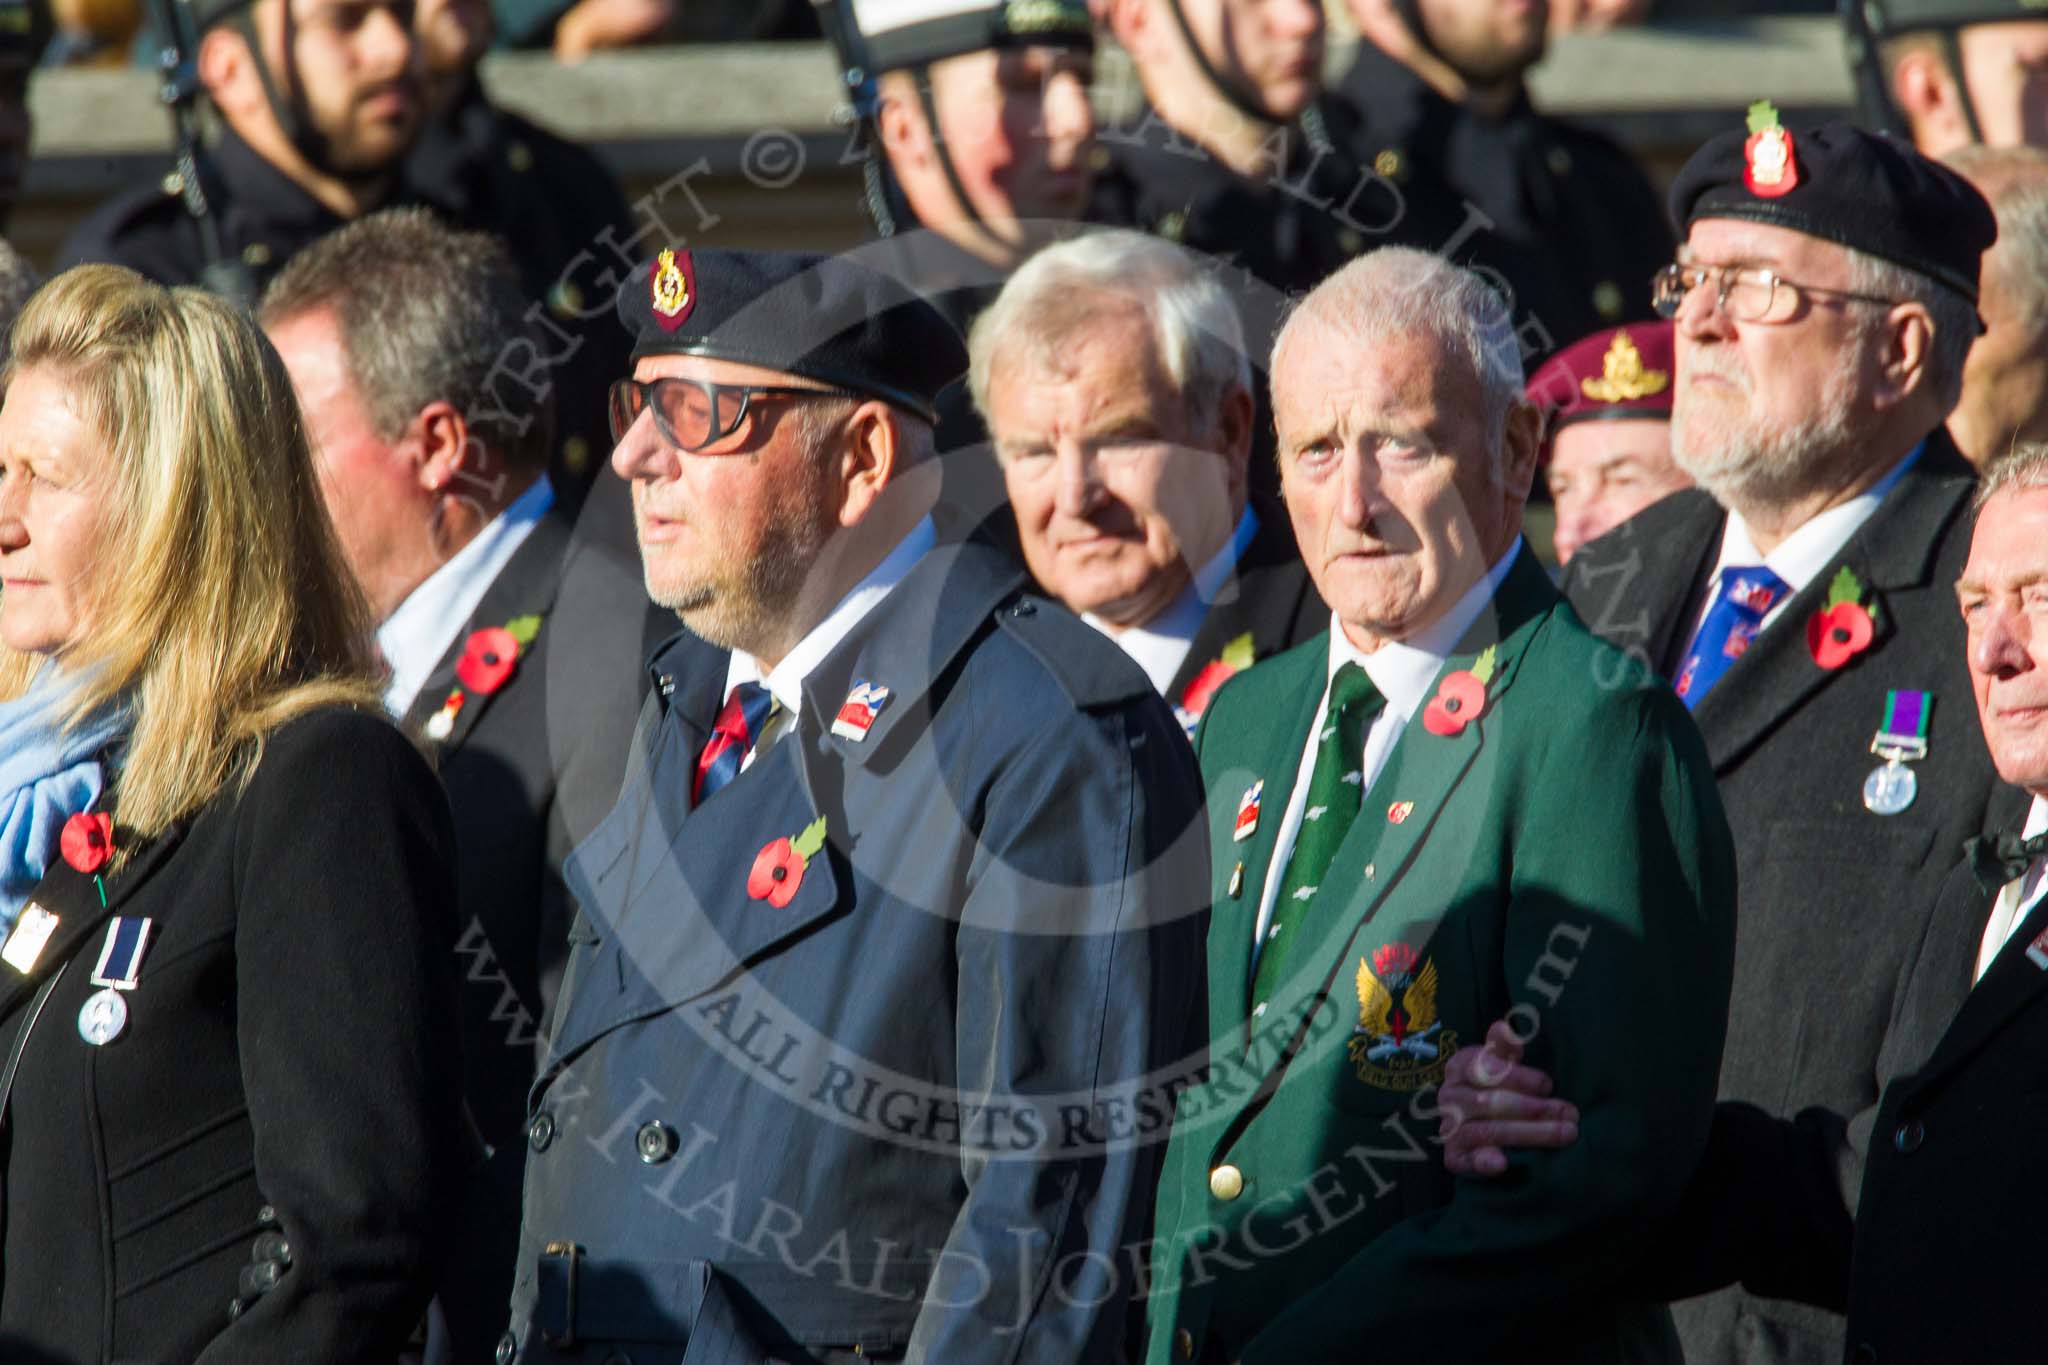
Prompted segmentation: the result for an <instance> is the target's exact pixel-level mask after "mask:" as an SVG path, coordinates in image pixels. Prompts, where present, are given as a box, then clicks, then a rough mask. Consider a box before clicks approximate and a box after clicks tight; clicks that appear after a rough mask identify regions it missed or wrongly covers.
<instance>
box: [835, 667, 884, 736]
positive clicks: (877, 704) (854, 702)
mask: <svg viewBox="0 0 2048 1365" xmlns="http://www.w3.org/2000/svg"><path fill="white" fill-rule="evenodd" d="M888 704H889V689H888V688H886V687H883V686H882V685H881V684H879V683H871V682H866V681H862V680H859V679H856V680H855V682H854V684H853V691H851V692H848V693H847V694H846V700H845V701H844V702H843V703H841V704H840V707H839V714H838V715H836V716H834V717H833V718H832V733H833V734H835V735H837V736H839V738H841V739H850V740H852V741H853V742H854V743H856V744H858V743H860V742H861V741H862V740H864V739H866V738H867V737H868V731H869V730H871V729H873V728H874V725H875V717H876V716H878V715H880V714H881V711H882V708H883V707H885V706H887V705H888Z"/></svg>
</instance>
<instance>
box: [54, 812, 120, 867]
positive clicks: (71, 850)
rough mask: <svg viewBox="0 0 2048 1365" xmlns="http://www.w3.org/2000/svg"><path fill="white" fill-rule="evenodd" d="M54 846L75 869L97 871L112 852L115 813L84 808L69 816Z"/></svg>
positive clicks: (110, 856)
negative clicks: (105, 813) (97, 812)
mask: <svg viewBox="0 0 2048 1365" xmlns="http://www.w3.org/2000/svg"><path fill="white" fill-rule="evenodd" d="M57 847H58V848H59V849H60V850H62V851H63V854H64V861H65V862H67V863H69V864H71V866H72V867H74V868H76V869H77V870H78V871H80V872H84V873H88V874H90V873H94V872H97V871H99V870H100V869H101V868H103V867H105V866H106V865H107V860H108V859H110V858H112V857H113V856H114V817H113V816H111V815H87V814H85V813H84V812H80V813H79V814H77V815H74V816H72V817H71V818H70V819H69V820H66V821H65V822H64V828H63V829H62V830H61V831H60V832H59V833H58V835H57Z"/></svg>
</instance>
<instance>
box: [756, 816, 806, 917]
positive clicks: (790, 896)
mask: <svg viewBox="0 0 2048 1365" xmlns="http://www.w3.org/2000/svg"><path fill="white" fill-rule="evenodd" d="M823 847H825V817H824V816H822V815H821V816H819V817H818V818H817V819H815V820H813V821H811V823H810V824H808V825H806V826H804V829H803V833H801V834H799V835H797V836H796V837H795V838H793V839H792V838H790V837H789V836H787V835H784V836H783V837H782V838H780V839H773V840H770V841H769V842H768V844H767V846H766V847H764V848H763V849H762V850H761V851H760V852H759V853H756V854H755V855H754V866H753V869H752V870H751V871H750V872H748V873H747V895H748V897H749V898H751V899H753V900H757V901H767V902H768V903H769V904H770V905H772V906H774V907H775V908H776V909H777V910H780V909H781V908H782V907H783V906H785V905H788V904H789V903H790V902H791V901H793V900H795V899H796V892H797V888H798V887H800V886H802V885H803V882H804V869H805V868H806V867H808V866H809V865H810V861H811V859H812V858H813V857H815V856H816V855H817V853H818V850H820V849H822V848H823Z"/></svg>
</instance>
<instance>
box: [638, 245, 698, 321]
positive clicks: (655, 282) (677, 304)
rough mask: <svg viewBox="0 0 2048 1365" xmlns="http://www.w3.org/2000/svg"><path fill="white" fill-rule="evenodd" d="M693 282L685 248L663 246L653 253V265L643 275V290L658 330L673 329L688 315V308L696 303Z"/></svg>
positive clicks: (693, 274) (694, 272)
mask: <svg viewBox="0 0 2048 1365" xmlns="http://www.w3.org/2000/svg"><path fill="white" fill-rule="evenodd" d="M695 285H696V271H695V270H694V269H692V267H691V264H690V253H689V252H687V251H684V252H681V253H677V252H675V251H673V250H665V251H663V252H662V253H661V254H660V255H659V256H657V257H655V260H654V269H653V270H652V271H651V272H649V274H648V276H647V292H648V294H649V296H650V303H649V306H650V307H651V308H653V310H654V320H655V322H656V323H658V324H659V325H660V327H661V330H662V331H664V332H673V331H674V330H675V329H676V328H678V327H680V326H682V325H683V320H684V319H685V318H687V317H689V316H690V310H691V309H693V308H695V307H696V305H697V291H696V288H695Z"/></svg>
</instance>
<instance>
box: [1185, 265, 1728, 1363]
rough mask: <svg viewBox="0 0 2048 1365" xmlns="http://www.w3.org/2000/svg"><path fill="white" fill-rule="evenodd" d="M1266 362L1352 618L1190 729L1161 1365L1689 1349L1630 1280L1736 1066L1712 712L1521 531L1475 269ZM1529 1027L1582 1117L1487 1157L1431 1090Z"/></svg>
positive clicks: (1335, 301)
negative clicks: (1203, 958) (1192, 915)
mask: <svg viewBox="0 0 2048 1365" xmlns="http://www.w3.org/2000/svg"><path fill="white" fill-rule="evenodd" d="M1272 374H1273V399H1274V414H1275V420H1276V424H1277V426H1278V428H1279V438H1280V439H1279V460H1280V473H1281V487H1282V492H1283V493H1284V495H1285V499H1286V503H1287V507H1288V512H1289V516H1290V518H1291V519H1292V521H1293V524H1294V532H1295V536H1296V538H1297V540H1298V541H1299V542H1300V546H1301V550H1302V556H1303V559H1304V560H1305V562H1306V563H1307V565H1308V568H1309V572H1310V574H1311V576H1312V577H1313V578H1314V580H1315V583H1316V586H1317V588H1318V589H1319V590H1320V592H1321V593H1322V596H1323V598H1324V600H1325V601H1327V602H1329V603H1330V605H1331V607H1332V609H1333V610H1332V619H1331V628H1330V630H1329V632H1328V633H1327V634H1325V635H1322V636H1320V637H1318V638H1317V639H1315V640H1313V641H1311V642H1309V643H1307V644H1304V645H1301V646H1299V647H1297V648H1295V649H1293V650H1291V651H1289V652H1288V653H1286V654H1282V655H1280V656H1279V657H1277V658H1275V659H1273V660H1271V661H1269V662H1267V663H1264V664H1261V665H1259V666H1258V667H1256V668H1254V669H1252V670H1250V671H1249V672H1247V673H1245V674H1243V675H1241V676H1240V677H1238V678H1236V679H1233V680H1232V681H1231V682H1230V683H1228V684H1227V685H1226V686H1225V687H1224V688H1223V690H1222V691H1221V692H1220V693H1219V694H1218V695H1217V696H1216V698H1215V700H1214V701H1213V702H1212V703H1211V705H1210V709H1209V711H1208V713H1207V715H1206V716H1205V717H1204V719H1203V722H1202V728H1201V730H1200V732H1199V734H1198V736H1197V748H1198V750H1199V753H1200V758H1201V768H1202V776H1203V780H1204V783H1205V785H1206V787H1207V791H1208V798H1209V807H1210V832H1209V833H1210V843H1211V847H1212V849H1213V851H1214V852H1213V859H1214V879H1213V886H1212V895H1213V897H1214V910H1213V912H1212V918H1211V922H1210V929H1209V973H1210V987H1209V1034H1210V1043H1209V1047H1210V1056H1209V1063H1210V1065H1209V1071H1208V1074H1207V1078H1206V1080H1205V1081H1204V1082H1203V1083H1202V1084H1199V1085H1195V1086H1192V1087H1190V1088H1189V1089H1187V1090H1186V1091H1185V1092H1184V1093H1183V1094H1182V1095H1181V1097H1180V1099H1179V1104H1178V1109H1177V1112H1176V1115H1175V1120H1174V1126H1173V1131H1172V1136H1171V1140H1170V1143H1169V1147H1168V1152H1167V1157H1166V1161H1165V1164H1164V1167H1163V1174H1162V1177H1161V1182H1160V1190H1159V1200H1158V1213H1157V1223H1156V1228H1155V1236H1154V1240H1153V1242H1152V1243H1151V1244H1150V1248H1149V1258H1148V1259H1149V1269H1150V1284H1149V1319H1150V1327H1149V1344H1148V1348H1147V1353H1146V1359H1147V1360H1148V1362H1153V1363H1154V1365H1159V1363H1160V1362H1167V1361H1177V1360H1202V1361H1216V1362H1229V1361H1238V1360H1242V1361H1245V1362H1248V1363H1249V1362H1266V1361H1285V1362H1289V1363H1290V1365H1298V1363H1299V1362H1312V1361H1324V1360H1329V1361H1337V1360H1343V1361H1350V1360H1355V1359H1362V1358H1366V1357H1368V1356H1370V1357H1372V1358H1376V1359H1387V1360H1403V1361H1426V1362H1429V1365H1445V1362H1450V1361H1497V1360H1503V1359H1508V1358H1510V1356H1511V1354H1512V1357H1513V1358H1517V1359H1534V1360H1599V1361H1621V1360H1674V1361H1675V1360H1677V1359H1678V1358H1679V1356H1678V1352H1677V1345H1676V1341H1675V1339H1674V1338H1673V1337H1672V1334H1671V1331H1670V1324H1669V1320H1668V1318H1667V1316H1666V1315H1665V1312H1664V1310H1663V1309H1662V1308H1661V1307H1652V1306H1646V1305H1642V1304H1638V1303H1632V1302H1627V1301H1624V1299H1623V1298H1622V1296H1621V1294H1620V1291H1619V1290H1618V1289H1617V1287H1616V1286H1617V1284H1618V1282H1619V1280H1620V1278H1621V1276H1622V1274H1623V1272H1624V1271H1625V1270H1626V1269H1627V1268H1628V1267H1629V1265H1630V1264H1631V1262H1632V1260H1633V1259H1634V1258H1635V1256H1636V1254H1637V1250H1638V1247H1639V1246H1640V1245H1641V1243H1642V1239H1643V1236H1644V1231H1645V1229H1646V1228H1648V1227H1650V1226H1651V1225H1652V1223H1653V1221H1654V1218H1655V1216H1656V1215H1657V1214H1658V1213H1659V1212H1661V1211H1663V1210H1665V1209H1668V1208H1669V1207H1670V1206H1671V1205H1672V1204H1674V1203H1675V1201H1676V1200H1677V1198H1678V1196H1679V1193H1680V1191H1681V1190H1682V1189H1683V1188H1684V1185H1685V1182H1686V1178H1687V1177H1688V1176H1689V1175H1690V1173H1691V1171H1692V1168H1693V1165H1694V1163H1695V1161H1696V1160H1697V1158H1698V1156H1699V1154H1700V1152H1701V1151H1702V1149H1703V1147H1704V1145H1705V1141H1706V1137H1707V1130H1708V1125H1709V1122H1710V1120H1711V1117H1712V1112H1713V1104H1714V1089H1715V1080H1716V1076H1717V1074H1718V1071H1719V1067H1720V1059H1721V1047H1722V1041H1723V1035H1724V1031H1725V1021H1726V1015H1727V1006H1728V990H1729V979H1730V972H1731V962H1732V956H1733V950H1734V929H1735V926H1734V917H1733V905H1734V893H1735V885H1734V852H1733V848H1732V845H1731V843H1730V839H1729V835H1728V828H1727V824H1726V821H1725V819H1724V817H1723V815H1722V811H1721V806H1720V802H1719V800H1718V798H1717V797H1716V795H1715V789H1714V780H1713V775H1712V772H1711V770H1710V769H1709V767H1708V762H1707V757H1706V753H1705V750H1704V748H1703V747H1702V745H1701V742H1700V739H1699V735H1698V733H1697V732H1696V731H1695V730H1694V728H1693V726H1692V724H1691V721H1690V719H1689V717H1688V716H1687V713H1686V711H1685V708H1684V707H1683V706H1682V705H1681V704H1680V703H1679V701H1678V700H1677V698H1676V697H1675V696H1673V695H1672V694H1671V692H1670V691H1669V690H1668V689H1667V688H1665V687H1664V686H1663V684H1662V683H1660V682H1659V681H1658V680H1657V679H1656V678H1655V677H1654V676H1652V675H1650V674H1649V673H1648V672H1647V671H1645V670H1643V669H1642V668H1640V667H1638V666H1637V665H1635V664H1634V663H1632V662H1631V661H1630V660H1629V659H1628V658H1627V657H1626V656H1625V655H1623V654H1622V653H1621V652H1620V651H1618V650H1615V649H1613V648H1611V647H1610V646H1608V645H1605V644H1603V643H1602V642H1600V641H1599V640H1598V639H1596V638H1595V637H1594V636H1593V635H1592V633H1591V632H1589V631H1588V630H1587V629H1586V627H1585V626H1584V624H1582V623H1581V622H1580V621H1579V619H1578V617H1577V616H1575V615H1574V614H1573V612H1572V610H1571V608H1570V607H1569V606H1568V605H1566V604H1565V603H1564V601H1563V600H1562V599H1561V598H1560V597H1559V596H1558V594H1557V592H1556V591H1555V589H1554V588H1553V587H1552V586H1551V584H1550V581H1549V579H1548V578H1547V577H1546V576H1545V574H1544V573H1543V570H1542V569H1541V567H1540V566H1539V565H1538V563H1537V561H1536V558H1535V556H1534V555H1533V554H1532V553H1531V552H1530V551H1529V550H1528V549H1527V548H1526V547H1525V546H1524V545H1523V544H1522V541H1521V537H1520V534H1519V530H1518V527H1519V521H1520V515H1521V509H1522V504H1523V501H1524V499H1525V498H1526V497H1527V495H1528V491H1529V485H1530V481H1531V479H1532V477H1533V474H1534V468H1535V461H1536V447H1537V437H1538V432H1537V421H1536V415H1535V413H1534V411H1533V410H1532V409H1531V408H1529V407H1528V406H1527V405H1526V404H1524V403H1523V402H1522V400H1521V393H1520V385H1521V363H1520V359H1519V354H1518V351H1517V349H1516V343H1515V337H1514V334H1513V331H1512V329H1511V326H1510V323H1509V319H1508V314H1507V312H1506V309H1505V308H1504V306H1503V305H1502V303H1501V301H1500V299H1499V298H1498V296H1497V295H1495V294H1494V293H1493V291H1492V290H1491V289H1490V288H1489V287H1488V286H1487V285H1486V284H1485V283H1484V282H1483V281H1481V280H1480V279H1479V278H1478V277H1477V276H1475V275H1473V274H1471V273H1469V272H1467V271H1464V270H1460V269H1458V268H1456V267H1454V266H1451V265H1449V264H1447V263H1445V262H1443V261H1442V260H1440V259H1439V258H1437V257H1434V256H1431V255H1427V254H1425V253H1420V252H1415V251H1409V250H1405V249H1401V248H1386V249H1383V250H1381V251H1378V252H1375V253H1372V254H1371V255H1368V256H1365V257H1362V258H1360V259H1359V260H1357V261H1355V262H1353V263H1352V264H1351V265H1348V266H1346V267H1345V268H1344V269H1343V270H1341V271H1339V272H1338V273H1337V274H1336V275H1334V276H1332V277H1331V278H1330V279H1328V280H1326V281H1325V282H1324V283H1323V284H1322V285H1321V286H1319V287H1318V288H1317V289H1316V290H1315V291H1314V292H1313V293H1312V294H1310V295H1309V296H1308V298H1307V299H1306V300H1304V301H1303V303H1302V304H1301V306H1300V308H1299V309H1298V310H1297V311H1296V313H1295V314H1294V315H1293V317H1292V318H1291V319H1290V320H1289V321H1288V323H1287V325H1286V326H1285V327H1284V328H1283V329H1282V331H1281V333H1280V336H1279V339H1278V341H1277V342H1276V344H1275V347H1274V355H1273V368H1272ZM1503 1015H1506V1016H1507V1017H1509V1018H1510V1019H1511V1020H1512V1021H1513V1022H1514V1025H1515V1027H1516V1029H1517V1032H1518V1034H1519V1035H1520V1036H1522V1037H1524V1038H1526V1039H1527V1040H1528V1042H1527V1047H1528V1052H1529V1055H1530V1057H1531V1058H1532V1060H1534V1061H1535V1062H1536V1064H1538V1065H1541V1066H1543V1067H1544V1069H1545V1070H1547V1071H1549V1072H1550V1073H1551V1074H1552V1075H1553V1076H1554V1077H1555V1078H1556V1083H1557V1087H1558V1089H1559V1091H1560V1092H1561V1093H1565V1094H1569V1095H1572V1096H1573V1097H1574V1098H1575V1099H1576V1100H1577V1101H1578V1107H1577V1111H1576V1113H1575V1118H1576V1121H1577V1124H1578V1127H1579V1141H1578V1142H1577V1143H1576V1144H1575V1145H1574V1146H1572V1147H1571V1148H1569V1149H1567V1150H1565V1151H1560V1152H1538V1153H1524V1154H1519V1155H1517V1156H1516V1157H1515V1158H1514V1161H1515V1165H1514V1168H1513V1170H1512V1172H1511V1173H1510V1175H1509V1176H1508V1177H1507V1178H1504V1179H1502V1180H1499V1181H1496V1182H1491V1183H1485V1184H1481V1183H1475V1182H1470V1181H1460V1180H1456V1179H1454V1178H1453V1177H1451V1176H1449V1175H1447V1174H1445V1173H1444V1172H1443V1171H1442V1170H1441V1168H1440V1162H1439V1161H1438V1160H1437V1155H1436V1152H1435V1150H1434V1144H1435V1138H1434V1134H1435V1131H1436V1112H1437V1111H1436V1105H1435V1088H1436V1086H1437V1085H1438V1084H1439V1083H1440V1082H1441V1080H1442V1077H1443V1071H1444V1066H1445V1064H1446V1063H1447V1062H1448V1060H1449V1058H1450V1057H1451V1055H1452V1054H1453V1053H1454V1052H1455V1051H1456V1050H1457V1049H1458V1048H1459V1047H1461V1046H1467V1045H1471V1044H1476V1043H1478V1042H1479V1041H1480V1040H1481V1039H1482V1037H1483V1035H1484V1032H1485V1029H1486V1026H1487V1025H1488V1023H1490V1022H1491V1021H1492V1020H1494V1019H1496V1018H1499V1017H1502V1016H1503ZM1651 1058H1656V1059H1657V1064H1656V1065H1650V1064H1649V1060H1650V1059H1651Z"/></svg>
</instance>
